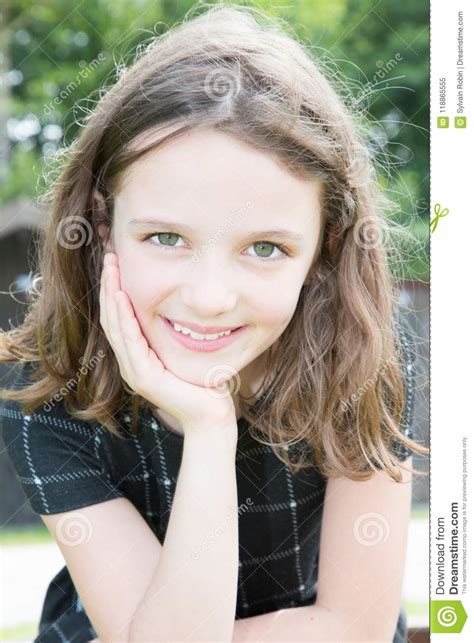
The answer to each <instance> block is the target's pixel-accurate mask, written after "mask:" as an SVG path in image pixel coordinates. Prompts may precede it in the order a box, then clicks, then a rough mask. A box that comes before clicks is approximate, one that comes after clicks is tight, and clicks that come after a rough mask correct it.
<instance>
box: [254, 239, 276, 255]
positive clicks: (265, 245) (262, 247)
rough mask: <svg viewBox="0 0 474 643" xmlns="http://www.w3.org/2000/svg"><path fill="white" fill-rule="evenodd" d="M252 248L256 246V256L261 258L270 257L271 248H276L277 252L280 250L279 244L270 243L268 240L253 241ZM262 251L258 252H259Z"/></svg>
mask: <svg viewBox="0 0 474 643" xmlns="http://www.w3.org/2000/svg"><path fill="white" fill-rule="evenodd" d="M251 247H252V248H256V249H257V250H256V251H255V252H256V253H257V257H262V258H268V257H271V256H272V254H273V249H274V248H277V250H278V251H279V252H282V250H281V249H280V247H279V246H277V245H276V244H275V243H270V242H268V241H258V242H257V243H253V244H252V246H251ZM260 251H261V252H262V253H261V254H259V252H260Z"/></svg>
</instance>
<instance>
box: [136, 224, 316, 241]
mask: <svg viewBox="0 0 474 643" xmlns="http://www.w3.org/2000/svg"><path fill="white" fill-rule="evenodd" d="M128 227H129V228H133V229H135V230H149V229H150V228H164V229H165V230H170V229H175V230H183V231H185V232H187V233H188V234H189V233H192V232H193V229H192V227H190V226H188V225H186V224H184V223H175V222H173V221H160V220H159V219H131V220H130V221H129V222H128ZM248 234H249V235H252V236H259V237H261V238H262V239H263V238H264V237H273V238H279V239H292V240H293V241H303V240H304V235H302V234H300V233H299V232H294V231H293V230H285V229H284V228H278V229H277V228H275V229H273V230H250V231H248Z"/></svg>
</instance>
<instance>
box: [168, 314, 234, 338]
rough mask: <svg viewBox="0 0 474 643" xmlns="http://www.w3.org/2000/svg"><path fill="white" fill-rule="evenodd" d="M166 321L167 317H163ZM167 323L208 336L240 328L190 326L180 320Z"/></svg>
mask: <svg viewBox="0 0 474 643" xmlns="http://www.w3.org/2000/svg"><path fill="white" fill-rule="evenodd" d="M165 319H168V317H165ZM169 321H171V322H173V323H174V324H179V325H180V326H184V327H185V328H189V330H193V331H194V332H195V333H201V335H210V334H211V333H222V332H223V331H225V330H235V329H236V328H241V327H240V326H199V324H192V323H191V322H185V321H181V320H180V319H171V318H169Z"/></svg>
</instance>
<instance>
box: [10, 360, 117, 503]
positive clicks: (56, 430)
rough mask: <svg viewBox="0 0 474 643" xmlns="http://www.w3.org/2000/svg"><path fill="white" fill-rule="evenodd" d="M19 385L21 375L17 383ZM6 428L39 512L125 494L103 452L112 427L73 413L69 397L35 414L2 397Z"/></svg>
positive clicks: (22, 478) (15, 459) (28, 493)
mask: <svg viewBox="0 0 474 643" xmlns="http://www.w3.org/2000/svg"><path fill="white" fill-rule="evenodd" d="M23 374H24V372H23V371H21V372H20V375H19V377H20V378H21V377H22V375H23ZM18 383H19V378H17V379H16V381H15V383H14V386H15V387H17V386H18ZM46 409H48V410H46ZM0 429H1V433H2V436H3V441H4V444H5V450H6V452H7V454H8V456H9V459H10V461H11V464H12V466H13V469H14V471H15V473H16V476H17V479H18V481H19V483H20V485H21V486H22V488H23V490H24V492H25V494H26V496H27V499H28V500H29V502H30V505H31V507H32V509H33V510H34V511H35V512H37V513H42V514H49V513H58V512H61V511H67V510H71V509H74V508H78V507H81V506H85V505H87V504H92V503H95V502H100V501H102V500H106V499H110V498H113V497H117V496H120V495H122V494H121V493H120V492H118V491H117V490H116V489H114V487H113V485H112V484H111V482H110V476H109V472H108V470H107V460H106V458H105V457H104V455H103V448H102V441H103V439H104V437H105V436H106V433H108V432H107V429H106V428H105V427H103V426H101V425H100V424H98V423H94V422H87V421H83V420H78V419H76V418H74V417H72V416H71V415H70V414H69V413H68V412H67V410H66V408H65V404H64V400H59V401H55V403H54V404H48V405H43V406H42V407H40V408H38V409H37V410H35V411H34V412H31V413H23V411H22V405H21V404H20V403H19V402H16V401H12V400H2V401H1V402H0Z"/></svg>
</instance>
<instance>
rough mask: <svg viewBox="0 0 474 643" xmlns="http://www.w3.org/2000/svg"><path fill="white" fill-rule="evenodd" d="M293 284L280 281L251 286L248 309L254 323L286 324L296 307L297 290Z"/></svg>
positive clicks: (268, 324) (265, 324)
mask: <svg viewBox="0 0 474 643" xmlns="http://www.w3.org/2000/svg"><path fill="white" fill-rule="evenodd" d="M254 286H255V284H254ZM295 288H297V286H296V285H295V284H291V285H290V284H287V283H283V284H282V283H281V282H280V281H279V282H278V284H274V285H273V286H270V285H269V284H265V285H264V287H260V288H255V287H254V288H252V290H251V292H252V295H251V298H250V299H249V302H248V304H249V306H248V311H249V314H250V315H251V317H253V319H254V323H257V324H260V325H262V327H264V326H265V327H267V328H279V327H281V326H282V325H284V326H286V325H287V324H288V322H289V321H290V319H291V317H292V316H293V313H294V311H295V308H296V304H297V301H298V290H296V292H295Z"/></svg>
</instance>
